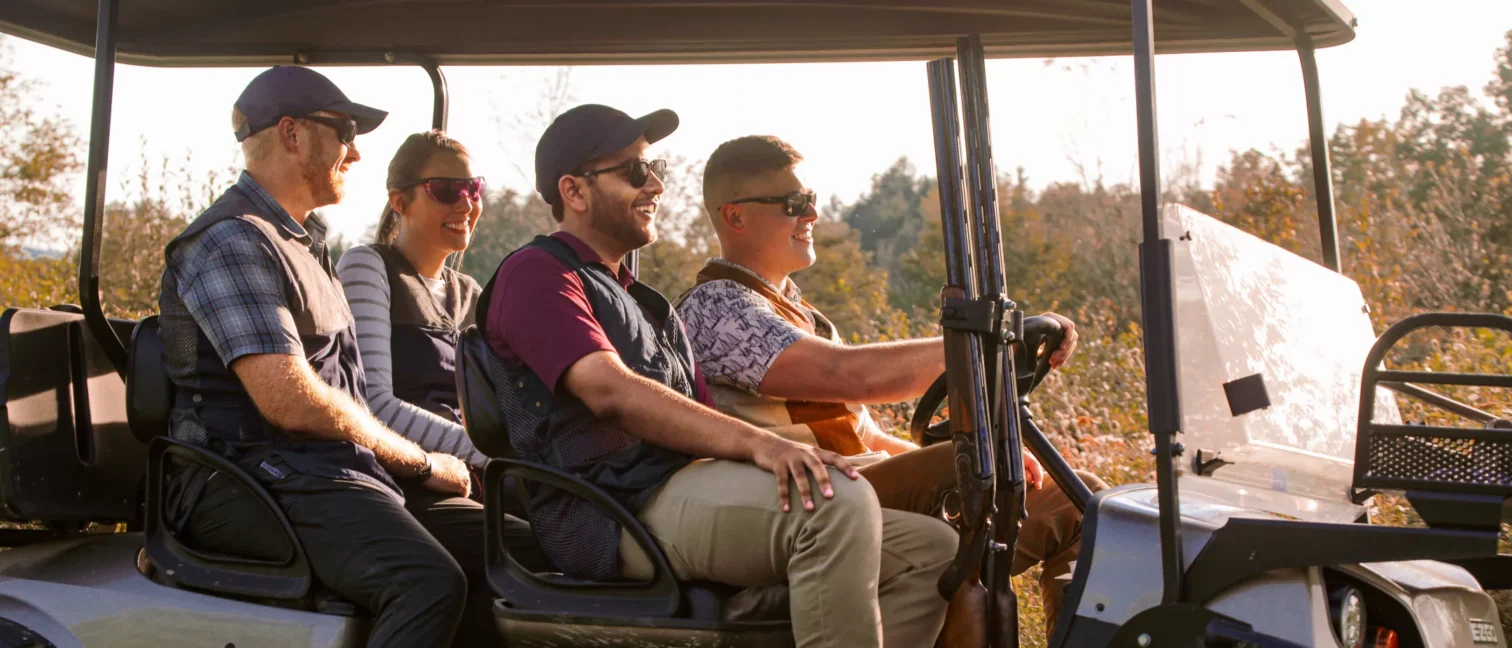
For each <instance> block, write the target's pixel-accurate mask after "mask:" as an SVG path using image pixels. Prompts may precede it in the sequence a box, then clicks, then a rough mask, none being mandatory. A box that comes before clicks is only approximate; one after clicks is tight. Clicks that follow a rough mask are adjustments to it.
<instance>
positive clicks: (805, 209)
mask: <svg viewBox="0 0 1512 648" xmlns="http://www.w3.org/2000/svg"><path fill="white" fill-rule="evenodd" d="M818 200H819V199H818V197H817V196H816V195H815V194H814V192H812V191H789V192H788V193H786V194H784V195H781V196H754V197H751V198H741V199H740V200H731V201H730V202H729V203H726V204H730V205H738V204H740V203H761V204H763V205H782V213H784V214H787V215H788V216H803V215H805V214H808V213H809V210H810V209H813V208H814V205H815V204H817V202H818Z"/></svg>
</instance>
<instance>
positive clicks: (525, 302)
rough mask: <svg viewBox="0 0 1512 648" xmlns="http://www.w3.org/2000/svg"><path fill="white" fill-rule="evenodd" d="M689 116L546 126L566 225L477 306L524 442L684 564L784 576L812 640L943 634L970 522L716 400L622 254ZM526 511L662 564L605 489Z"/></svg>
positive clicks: (575, 538) (578, 541)
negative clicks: (611, 514) (889, 498)
mask: <svg viewBox="0 0 1512 648" xmlns="http://www.w3.org/2000/svg"><path fill="white" fill-rule="evenodd" d="M677 124H678V119H677V116H676V115H675V114H674V113H672V112H671V111H668V110H658V111H655V112H652V113H650V114H647V115H645V116H643V117H640V118H632V117H630V116H629V115H627V114H625V113H624V112H621V111H619V110H616V109H614V108H610V107H608V106H601V105H585V106H578V107H576V108H573V109H572V110H569V111H567V112H565V113H563V114H562V115H561V116H560V117H558V118H557V119H556V120H555V121H554V122H553V123H552V124H551V126H550V127H548V128H547V129H546V132H545V133H544V134H543V135H542V136H541V139H540V142H539V143H538V144H537V146H536V189H537V190H538V191H540V193H541V197H542V198H543V199H545V200H546V202H547V203H549V204H550V205H551V208H552V215H553V217H554V218H555V219H556V221H557V222H558V223H559V229H558V231H557V232H555V233H554V234H552V235H551V236H539V237H536V239H535V240H533V241H531V242H530V243H529V244H527V245H525V246H524V247H522V248H521V249H520V250H518V251H516V252H515V253H514V254H511V255H510V256H509V257H508V258H506V259H505V260H504V262H503V263H501V264H500V266H499V271H498V273H497V274H496V275H495V277H494V278H493V280H492V281H490V282H489V285H488V287H487V288H485V289H484V294H483V296H482V298H481V299H480V311H479V313H478V316H477V321H478V322H480V325H481V326H483V327H485V328H484V330H483V334H484V337H485V339H487V340H488V343H489V346H490V347H492V349H493V350H494V352H495V353H496V354H497V355H498V356H499V359H500V360H502V362H500V363H498V366H497V367H496V368H492V369H491V370H492V371H496V372H497V373H498V375H495V376H493V378H494V380H496V381H498V384H506V385H510V386H512V387H513V389H511V390H508V391H507V392H506V393H502V394H500V397H501V398H502V399H504V401H505V402H503V403H501V405H502V408H501V409H502V410H503V411H505V412H508V413H509V415H510V420H509V421H508V423H509V429H510V443H511V444H512V446H513V447H514V449H515V450H516V451H517V452H519V453H520V455H521V456H522V457H523V458H525V459H527V460H530V461H536V462H541V463H545V464H547V465H551V466H553V467H556V468H558V469H561V470H565V471H568V472H571V473H573V474H575V475H578V476H580V477H582V478H584V479H587V480H589V481H591V482H593V483H595V484H597V485H598V486H600V487H601V488H603V489H604V490H605V491H606V492H608V493H609V494H610V495H611V496H613V497H614V498H615V499H617V500H618V501H619V502H620V503H621V504H622V505H624V506H625V507H626V508H627V509H628V510H630V511H634V512H635V513H636V515H637V517H639V518H640V519H641V521H643V522H644V523H645V525H646V527H647V528H648V529H649V530H650V531H651V535H652V536H654V537H655V539H656V540H657V542H658V544H660V545H661V548H662V549H663V550H664V552H665V554H666V556H667V558H668V560H669V561H670V562H671V565H672V569H673V570H674V571H675V572H676V574H677V576H678V577H679V578H681V579H685V580H693V579H697V580H712V581H719V582H723V583H729V584H731V585H736V586H740V587H746V588H764V587H768V586H773V585H778V584H781V583H784V582H786V583H787V584H788V587H789V592H790V610H791V616H792V623H793V634H794V637H795V639H796V640H797V643H798V645H799V646H804V647H815V646H824V647H838V646H881V645H883V644H884V642H885V643H886V645H889V646H928V645H933V644H934V642H935V638H936V636H937V635H938V634H939V632H940V628H941V626H942V625H943V623H944V617H945V607H946V601H945V600H944V599H942V598H941V597H940V596H939V594H938V593H937V592H936V586H935V583H936V581H937V580H938V579H939V576H940V574H941V573H943V571H944V570H945V567H946V566H947V565H948V564H949V562H950V560H951V559H952V558H953V557H954V555H955V546H956V542H957V541H956V534H955V532H954V531H953V530H952V529H951V528H950V526H949V525H946V524H944V523H942V522H940V521H939V520H938V519H933V518H929V517H927V516H923V515H918V514H914V513H906V512H901V511H892V510H885V509H882V508H881V507H880V506H879V505H878V502H877V496H876V493H875V492H874V491H873V490H872V487H871V485H870V484H868V483H867V482H866V480H863V479H860V475H859V474H858V473H857V472H856V471H855V469H853V468H852V467H851V466H850V465H849V464H848V463H847V462H846V460H845V458H844V457H842V456H840V455H838V454H836V453H834V452H830V451H828V450H823V449H820V448H818V447H815V446H813V445H811V444H806V443H800V442H798V441H795V440H791V439H787V438H784V437H782V436H779V435H777V434H775V433H773V432H771V431H769V430H765V429H762V428H759V427H755V426H753V425H751V424H748V423H746V422H743V421H740V420H737V419H734V418H731V417H729V416H726V415H724V414H720V413H719V412H718V411H716V410H715V409H714V401H713V399H712V397H711V396H710V393H709V389H708V386H707V385H706V383H705V381H704V377H703V375H702V373H701V371H700V369H699V367H698V363H697V362H696V361H695V358H694V357H693V351H692V348H691V346H690V345H689V343H688V338H687V335H686V332H685V331H684V329H683V324H682V321H681V320H680V319H679V318H678V315H677V312H676V311H675V310H674V309H673V308H672V306H671V304H670V303H668V301H667V299H666V298H665V297H663V296H662V295H661V294H660V293H658V292H657V291H655V290H653V289H652V288H650V287H649V286H646V285H645V284H642V283H640V282H639V281H637V280H636V278H635V276H634V275H633V274H631V272H630V270H629V269H627V268H626V266H625V263H624V261H625V257H626V255H628V254H629V253H630V252H632V251H634V250H637V249H639V248H641V247H644V246H646V245H649V244H650V243H652V242H653V241H655V240H656V216H657V209H658V204H659V202H660V199H661V195H662V191H663V189H664V185H663V182H664V181H665V179H666V162H665V161H664V160H655V159H648V157H647V151H648V149H649V148H650V145H651V144H653V143H655V142H656V141H658V140H660V139H662V138H663V137H666V136H667V135H669V134H671V133H672V131H673V130H675V129H676V128H677ZM732 344H736V345H739V344H742V342H741V341H739V340H733V341H732ZM774 482H775V484H774ZM774 486H775V487H774ZM530 518H531V520H532V522H533V524H534V529H535V533H536V536H537V537H538V538H539V539H540V541H541V545H542V547H543V548H544V549H545V552H546V554H547V556H548V557H549V558H550V559H551V561H552V562H553V563H554V564H555V565H556V566H557V567H559V568H560V569H562V570H563V571H564V572H567V573H568V574H570V575H573V576H577V577H581V578H591V579H597V580H608V579H617V578H630V579H636V580H643V579H646V578H649V577H650V576H651V575H652V567H651V561H650V559H649V558H648V557H647V555H646V553H645V552H644V551H643V550H642V549H641V548H640V547H639V546H638V545H637V544H636V543H635V541H634V540H632V539H631V538H630V536H629V535H628V534H626V533H624V531H623V530H622V529H620V528H619V526H618V524H617V523H616V522H614V521H613V520H612V519H610V518H608V517H607V516H605V515H604V514H602V513H600V512H599V511H598V510H597V509H596V508H595V507H592V506H584V505H582V503H581V501H578V500H575V498H573V497H571V496H569V495H566V494H564V493H561V492H558V491H552V490H549V489H545V488H543V489H540V490H538V491H537V492H536V493H535V495H534V497H533V498H532V499H531V501H530ZM758 598H759V597H758Z"/></svg>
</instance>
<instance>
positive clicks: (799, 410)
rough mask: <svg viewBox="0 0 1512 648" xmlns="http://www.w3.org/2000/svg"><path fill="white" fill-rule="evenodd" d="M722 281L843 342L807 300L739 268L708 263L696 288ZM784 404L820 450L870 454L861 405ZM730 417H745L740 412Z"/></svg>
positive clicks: (797, 322) (798, 323)
mask: <svg viewBox="0 0 1512 648" xmlns="http://www.w3.org/2000/svg"><path fill="white" fill-rule="evenodd" d="M721 279H728V280H730V281H733V282H735V283H738V284H740V285H742V286H745V287H746V288H749V289H751V290H753V291H755V292H756V294H759V295H761V296H762V297H764V298H765V299H766V300H767V301H768V302H770V303H771V304H772V308H773V309H775V310H776V311H777V314H778V315H780V316H782V318H783V319H785V320H787V321H788V322H789V323H791V324H792V325H793V326H796V327H798V328H800V329H803V331H804V332H806V333H809V334H810V335H817V336H819V337H822V338H824V339H827V340H830V341H832V342H839V341H840V336H839V335H838V333H837V332H836V331H835V326H834V324H831V323H830V321H829V320H828V319H826V318H825V317H824V315H823V314H821V313H820V312H819V311H818V309H815V308H814V307H813V306H812V305H811V304H809V303H808V302H807V301H803V300H799V303H798V304H797V305H795V304H793V303H792V301H791V300H789V299H788V298H787V297H785V296H783V295H780V294H778V293H777V292H776V291H775V290H773V289H772V287H771V286H769V285H767V283H766V282H764V281H762V280H760V279H758V278H756V277H755V276H754V275H752V274H751V273H749V272H745V271H743V270H741V269H739V268H734V267H731V266H729V265H726V264H723V263H714V262H709V263H706V264H704V267H703V269H702V270H699V271H698V278H697V280H696V282H695V285H699V284H704V283H708V282H710V281H718V280H721ZM784 404H785V405H786V407H787V414H788V416H789V417H790V418H791V421H792V423H793V424H799V425H804V426H807V427H808V429H809V431H810V432H812V433H813V435H814V439H815V441H817V442H818V445H819V447H820V448H823V449H825V450H830V451H832V452H836V453H839V454H841V455H845V456H853V455H859V454H862V453H865V452H868V448H867V447H866V444H865V443H864V442H862V440H861V432H860V430H861V425H862V421H861V416H862V412H864V411H865V410H863V409H862V408H861V407H860V406H856V405H847V404H845V403H826V402H818V401H801V400H787V401H785V403H784ZM726 414H730V415H732V416H735V417H737V418H741V416H740V412H726Z"/></svg>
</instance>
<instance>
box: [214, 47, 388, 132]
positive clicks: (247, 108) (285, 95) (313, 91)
mask: <svg viewBox="0 0 1512 648" xmlns="http://www.w3.org/2000/svg"><path fill="white" fill-rule="evenodd" d="M236 109H237V110H240V111H241V112H242V114H243V115H246V116H247V123H246V125H244V126H242V127H241V129H239V130H237V131H236V141H238V142H240V141H242V140H245V139H247V138H248V137H251V136H252V134H253V133H256V132H258V131H260V130H263V129H264V128H269V127H271V126H273V125H274V124H277V123H278V120H280V119H283V118H284V117H304V116H305V115H309V114H311V113H314V112H316V111H319V110H329V111H331V112H340V113H346V114H348V115H351V117H352V119H353V120H354V121H356V122H357V132H358V133H367V132H371V131H372V130H373V129H374V128H377V127H378V125H379V124H382V123H383V119H384V118H385V117H388V112H386V111H383V110H379V109H377V108H370V107H368V106H364V105H362V104H360V103H355V102H353V101H351V100H350V99H347V97H346V95H345V94H343V93H342V92H341V89H340V88H337V87H336V84H334V83H331V80H330V79H327V78H325V75H323V74H321V73H319V72H316V71H314V70H311V69H310V68H307V67H299V66H297V65H280V66H277V67H272V68H268V69H267V70H264V71H263V73H262V74H259V75H257V76H256V77H253V79H252V82H251V83H248V84H247V88H246V89H245V90H242V93H241V96H240V97H237V98H236Z"/></svg>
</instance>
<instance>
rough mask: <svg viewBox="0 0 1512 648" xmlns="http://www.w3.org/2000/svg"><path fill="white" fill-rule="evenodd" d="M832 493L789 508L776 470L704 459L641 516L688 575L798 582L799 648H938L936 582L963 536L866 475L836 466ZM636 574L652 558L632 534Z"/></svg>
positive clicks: (626, 561) (747, 583)
mask: <svg viewBox="0 0 1512 648" xmlns="http://www.w3.org/2000/svg"><path fill="white" fill-rule="evenodd" d="M829 474H830V481H831V483H833V484H834V491H835V497H834V499H824V498H823V497H820V496H818V495H817V489H816V491H815V492H816V496H815V498H814V510H813V511H805V510H803V504H802V501H801V500H800V499H799V498H798V491H797V489H796V488H790V489H789V490H790V491H791V496H790V499H791V505H790V506H791V509H792V510H791V511H789V512H783V510H782V506H781V504H780V503H779V501H778V499H777V483H776V480H775V479H773V477H772V474H771V473H768V472H766V471H764V470H762V469H760V468H757V467H756V466H755V465H752V464H749V463H742V462H734V461H721V460H714V459H702V460H699V461H695V462H693V463H692V464H690V465H689V466H688V467H686V468H683V469H682V470H680V471H678V472H677V473H676V474H674V475H672V477H671V478H670V479H668V481H667V483H666V485H664V486H662V487H661V488H660V489H659V490H657V492H656V493H655V494H654V495H652V496H651V499H650V500H649V501H647V502H646V505H645V506H644V507H642V508H641V510H640V513H639V517H640V519H641V520H642V521H643V522H645V524H646V528H647V529H649V530H650V532H651V534H652V535H653V536H655V537H656V540H657V543H658V544H659V545H661V548H662V550H663V551H665V552H666V554H667V559H668V560H669V561H670V562H671V565H672V570H673V571H674V572H675V573H676V574H677V577H678V578H679V579H683V580H694V579H698V580H712V581H718V582H721V583H728V584H731V585H736V586H740V587H764V586H769V585H775V584H778V583H782V582H784V581H786V582H787V583H788V591H789V597H790V598H789V600H790V610H791V614H792V622H793V636H794V639H796V641H797V645H798V646H799V647H800V648H818V647H824V648H831V647H836V648H838V647H841V646H844V647H857V648H865V647H869V646H883V645H886V646H898V647H905V648H909V647H915V646H931V645H933V644H934V642H935V637H936V636H937V635H939V633H940V627H941V625H942V624H943V623H944V619H945V605H946V601H945V599H942V598H940V595H939V593H938V592H937V589H936V586H935V583H936V582H937V581H938V580H939V577H940V574H941V573H942V572H944V570H945V567H946V565H948V564H949V563H950V560H951V558H953V557H954V555H955V549H956V533H955V531H954V530H953V529H951V527H950V525H948V524H946V523H945V522H944V521H943V520H941V519H939V518H931V517H929V516H925V515H920V514H917V513H910V512H906V511H900V510H895V509H884V508H883V507H882V506H881V505H880V504H879V503H878V501H877V494H876V493H875V492H874V491H873V490H872V484H871V483H870V482H868V481H867V480H866V479H859V480H854V481H853V480H851V479H850V478H849V477H846V476H845V475H843V474H841V473H840V472H839V471H836V470H834V469H830V471H829ZM620 556H621V559H622V561H623V562H622V564H623V569H622V571H623V573H624V575H625V576H626V577H627V578H648V577H649V576H650V575H651V564H650V561H649V560H648V559H647V558H646V555H645V553H644V552H642V551H641V550H640V548H639V547H638V546H636V544H635V543H634V541H632V540H630V539H629V537H628V536H627V535H623V534H622V536H621V542H620Z"/></svg>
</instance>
